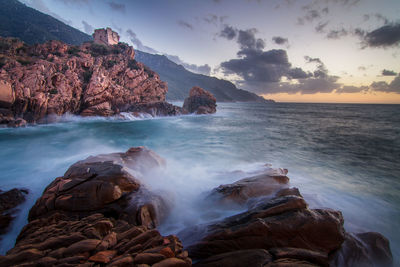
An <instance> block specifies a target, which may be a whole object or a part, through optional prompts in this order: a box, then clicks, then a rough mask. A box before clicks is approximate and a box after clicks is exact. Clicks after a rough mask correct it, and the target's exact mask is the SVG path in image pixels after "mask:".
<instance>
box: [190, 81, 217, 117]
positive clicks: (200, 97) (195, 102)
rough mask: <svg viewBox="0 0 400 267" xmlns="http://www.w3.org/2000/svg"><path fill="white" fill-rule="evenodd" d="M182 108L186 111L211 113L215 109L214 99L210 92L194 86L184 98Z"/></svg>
mask: <svg viewBox="0 0 400 267" xmlns="http://www.w3.org/2000/svg"><path fill="white" fill-rule="evenodd" d="M183 110H184V111H185V112H188V113H196V114H212V113H215V112H216V111H217V105H216V99H215V97H214V96H213V95H212V94H211V93H210V92H208V91H206V90H204V89H202V88H200V87H198V86H195V87H193V88H192V89H191V90H190V93H189V97H188V98H186V99H185V102H184V103H183Z"/></svg>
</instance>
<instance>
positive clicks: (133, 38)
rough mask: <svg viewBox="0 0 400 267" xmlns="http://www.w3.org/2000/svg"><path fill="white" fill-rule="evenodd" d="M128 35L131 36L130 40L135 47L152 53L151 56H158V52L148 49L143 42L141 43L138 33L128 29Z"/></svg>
mask: <svg viewBox="0 0 400 267" xmlns="http://www.w3.org/2000/svg"><path fill="white" fill-rule="evenodd" d="M126 34H127V35H128V36H129V39H130V40H131V42H132V44H134V45H135V48H136V49H138V50H140V51H143V52H147V53H151V54H157V53H158V51H157V50H155V49H153V48H151V47H148V46H146V45H143V43H142V41H140V39H139V38H138V37H137V36H136V33H134V32H133V31H132V30H131V29H128V30H127V31H126Z"/></svg>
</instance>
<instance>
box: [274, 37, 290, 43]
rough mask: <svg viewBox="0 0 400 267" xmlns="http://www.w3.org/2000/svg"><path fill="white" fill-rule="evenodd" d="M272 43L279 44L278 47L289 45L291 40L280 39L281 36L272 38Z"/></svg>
mask: <svg viewBox="0 0 400 267" xmlns="http://www.w3.org/2000/svg"><path fill="white" fill-rule="evenodd" d="M272 41H273V42H274V43H275V44H278V45H284V44H287V43H288V42H289V40H288V39H287V38H283V37H280V36H274V37H272Z"/></svg>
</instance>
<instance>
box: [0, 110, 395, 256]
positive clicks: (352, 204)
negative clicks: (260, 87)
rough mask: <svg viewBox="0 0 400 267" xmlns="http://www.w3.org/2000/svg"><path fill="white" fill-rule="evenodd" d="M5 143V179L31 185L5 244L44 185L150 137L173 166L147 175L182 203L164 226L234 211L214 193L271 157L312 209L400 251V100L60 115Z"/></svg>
mask: <svg viewBox="0 0 400 267" xmlns="http://www.w3.org/2000/svg"><path fill="white" fill-rule="evenodd" d="M0 145H1V150H0V188H1V189H2V190H7V189H11V188H14V187H24V188H27V189H29V190H30V194H29V195H28V201H27V202H26V203H25V204H24V205H23V206H22V207H21V212H20V213H19V216H18V217H17V219H16V221H15V223H14V225H13V229H12V231H11V232H10V233H9V234H7V235H6V236H4V238H3V240H2V241H0V242H1V245H0V252H1V253H5V252H6V251H7V250H8V249H10V248H11V247H12V246H13V244H14V242H15V238H16V236H17V234H18V233H19V231H20V230H21V228H22V227H23V225H24V224H26V223H27V214H28V211H29V209H30V207H31V206H32V205H33V204H34V201H35V200H36V199H37V198H38V197H39V196H40V195H41V193H42V191H43V190H44V188H45V187H46V186H47V185H48V184H49V183H50V182H51V181H53V180H54V179H55V178H56V177H58V176H61V175H63V174H64V172H65V171H66V170H67V168H68V167H69V166H70V165H71V164H73V163H75V162H76V161H78V160H81V159H84V158H86V157H88V156H90V155H96V154H100V153H110V152H121V151H126V150H127V149H128V148H129V147H132V146H147V147H149V148H150V149H152V150H154V151H155V152H157V153H158V154H160V155H161V156H162V157H164V158H165V159H166V161H167V166H166V168H165V170H158V171H155V172H154V173H151V175H147V176H146V177H145V179H144V180H145V181H143V183H144V184H145V185H146V186H147V187H149V188H151V189H153V190H160V191H163V192H164V193H163V194H165V195H167V196H168V199H169V200H170V201H171V203H172V207H173V209H172V211H171V216H169V218H167V219H166V221H165V222H163V224H162V225H161V226H160V228H159V229H160V231H161V232H162V234H170V233H178V232H179V231H180V230H182V229H183V228H185V227H188V226H192V225H195V224H198V223H205V222H209V221H212V220H217V219H220V218H222V217H225V216H228V215H230V214H233V213H234V211H229V210H222V211H221V210H217V209H215V208H213V207H210V206H207V205H206V203H205V202H204V196H205V195H206V194H207V192H209V191H210V190H211V189H212V188H214V187H216V186H218V185H220V184H225V183H231V182H234V181H236V180H238V179H240V178H243V177H244V176H246V175H254V174H255V173H257V172H260V171H262V169H263V166H264V164H265V163H269V164H272V166H273V167H282V168H287V169H289V174H288V176H289V177H290V179H291V182H290V183H291V185H292V186H296V187H298V188H299V189H300V192H301V193H302V194H303V196H304V197H305V199H306V200H307V202H308V203H309V204H310V206H311V207H312V208H315V207H329V208H333V209H339V210H341V211H342V212H343V215H344V218H345V227H346V229H347V230H348V231H355V232H360V231H377V232H380V233H382V234H384V235H385V236H386V237H388V238H389V239H390V242H391V248H392V252H393V254H394V256H395V260H396V261H397V262H398V259H399V258H400V255H399V252H400V232H399V231H398V227H399V222H400V117H399V106H398V105H347V104H289V103H277V104H273V105H271V104H269V105H268V104H261V103H257V104H255V103H230V104H225V103H221V104H219V105H218V112H217V113H216V114H215V115H211V116H179V117H169V118H155V119H151V118H141V119H140V120H118V119H104V118H94V119H93V118H91V119H82V118H77V117H74V116H69V117H68V116H66V117H64V118H63V119H62V120H61V122H60V123H56V124H49V125H39V126H35V127H28V128H21V129H0ZM235 171H236V172H235ZM236 212H237V211H236Z"/></svg>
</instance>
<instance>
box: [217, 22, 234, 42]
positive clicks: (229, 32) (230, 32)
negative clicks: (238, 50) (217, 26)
mask: <svg viewBox="0 0 400 267" xmlns="http://www.w3.org/2000/svg"><path fill="white" fill-rule="evenodd" d="M237 32H238V30H237V29H235V28H233V27H232V26H229V25H224V28H223V29H222V30H221V32H220V33H219V36H220V37H224V38H226V39H228V40H232V39H234V38H235V37H236V36H237Z"/></svg>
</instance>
